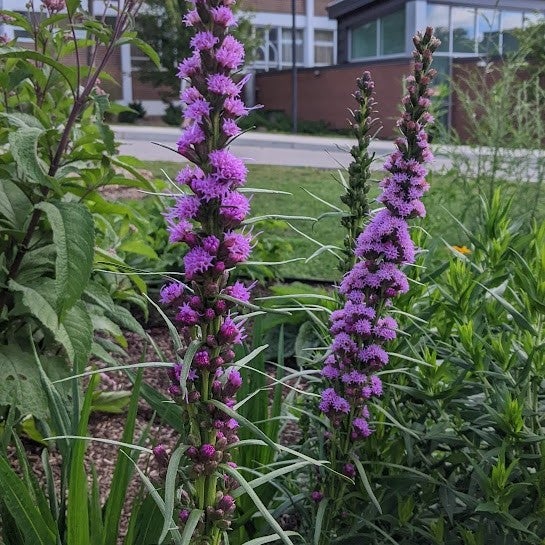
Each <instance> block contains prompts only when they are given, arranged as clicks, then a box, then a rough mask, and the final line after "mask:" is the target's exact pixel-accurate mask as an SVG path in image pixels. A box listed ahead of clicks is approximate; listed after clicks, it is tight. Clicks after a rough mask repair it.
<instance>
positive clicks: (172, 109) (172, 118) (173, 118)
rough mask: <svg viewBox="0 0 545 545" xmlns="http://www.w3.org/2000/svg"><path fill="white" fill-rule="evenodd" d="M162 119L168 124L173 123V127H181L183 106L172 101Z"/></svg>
mask: <svg viewBox="0 0 545 545" xmlns="http://www.w3.org/2000/svg"><path fill="white" fill-rule="evenodd" d="M161 119H162V120H163V121H164V122H165V123H166V124H167V125H172V126H173V127H179V126H180V125H181V124H182V108H181V106H176V105H175V104H173V103H172V102H169V103H168V104H167V107H166V108H165V113H164V114H163V116H162V117H161Z"/></svg>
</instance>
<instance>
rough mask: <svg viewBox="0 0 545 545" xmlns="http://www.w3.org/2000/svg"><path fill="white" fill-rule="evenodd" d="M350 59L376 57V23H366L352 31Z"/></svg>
mask: <svg viewBox="0 0 545 545" xmlns="http://www.w3.org/2000/svg"><path fill="white" fill-rule="evenodd" d="M351 34H352V47H351V57H352V59H363V58H365V57H376V56H377V22H376V21H373V22H372V23H367V24H365V25H362V26H359V27H357V28H355V29H353V30H352V33H351Z"/></svg>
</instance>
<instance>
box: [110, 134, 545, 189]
mask: <svg viewBox="0 0 545 545" xmlns="http://www.w3.org/2000/svg"><path fill="white" fill-rule="evenodd" d="M112 128H113V130H114V132H115V133H116V135H117V139H118V140H119V141H121V142H122V145H121V153H122V154H125V155H134V156H136V157H138V158H140V159H142V160H148V161H174V162H180V163H182V162H184V159H183V158H182V157H180V156H179V155H178V154H177V153H176V152H173V151H171V150H168V149H165V148H164V147H161V146H158V145H154V144H152V142H157V143H160V144H163V145H165V146H169V147H175V143H176V140H177V139H178V137H179V135H180V129H178V128H175V127H144V126H135V125H113V126H112ZM353 144H354V139H352V138H338V137H328V136H307V135H292V134H277V133H263V132H257V131H251V132H248V133H245V134H242V135H241V136H240V137H239V138H237V139H236V140H235V142H234V143H233V145H232V149H233V152H234V153H235V154H236V155H238V156H239V157H241V158H243V159H245V160H246V161H247V162H248V163H251V162H254V163H256V164H260V165H282V166H300V167H316V168H327V169H338V168H341V167H347V166H348V164H349V163H350V161H351V157H350V154H349V149H350V147H351V146H352V145H353ZM370 148H371V150H372V151H373V152H375V154H376V167H377V169H380V168H381V166H382V163H383V161H384V159H385V158H386V157H387V156H388V155H389V154H390V153H391V152H392V150H393V143H392V142H390V141H387V140H374V141H373V142H372V144H371V146H370ZM502 153H505V158H506V159H503V165H502V168H501V171H502V173H501V174H500V176H501V177H503V178H504V179H506V180H513V181H529V182H536V181H538V180H544V179H545V151H543V150H503V151H502V150H500V158H499V159H496V160H499V161H500V164H502V159H501V154H502ZM434 154H435V161H434V162H433V163H432V165H431V169H432V170H435V171H443V170H448V169H450V168H451V167H452V160H451V158H452V157H453V156H454V155H457V156H458V160H457V161H456V164H457V165H459V168H461V174H462V175H463V176H468V177H472V176H475V175H476V173H477V171H481V172H486V171H490V169H491V164H492V163H493V161H494V160H495V159H494V158H493V154H492V150H488V149H486V148H481V149H480V150H479V154H477V152H476V151H475V149H474V148H470V147H467V146H440V147H434ZM487 157H488V158H487ZM460 158H462V159H461V160H460Z"/></svg>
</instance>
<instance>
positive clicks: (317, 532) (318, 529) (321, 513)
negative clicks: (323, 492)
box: [313, 498, 329, 545]
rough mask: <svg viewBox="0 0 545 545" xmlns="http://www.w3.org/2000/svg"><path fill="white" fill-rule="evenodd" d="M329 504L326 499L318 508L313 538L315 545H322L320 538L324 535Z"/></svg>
mask: <svg viewBox="0 0 545 545" xmlns="http://www.w3.org/2000/svg"><path fill="white" fill-rule="evenodd" d="M328 503H329V501H328V500H327V499H325V498H324V499H323V500H322V501H321V502H320V505H319V506H318V511H317V513H316V520H315V521H314V536H313V542H314V545H320V536H321V535H322V526H323V523H324V517H325V513H326V509H327V504H328Z"/></svg>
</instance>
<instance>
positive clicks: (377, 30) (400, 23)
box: [350, 8, 406, 60]
mask: <svg viewBox="0 0 545 545" xmlns="http://www.w3.org/2000/svg"><path fill="white" fill-rule="evenodd" d="M405 24H406V23H405V8H403V9H401V10H399V11H395V12H393V13H390V14H388V15H385V16H384V17H381V18H379V19H375V20H374V21H371V22H369V23H365V24H364V25H360V26H357V27H354V28H352V29H350V60H360V59H366V58H372V57H382V56H388V55H399V54H403V53H405Z"/></svg>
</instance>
